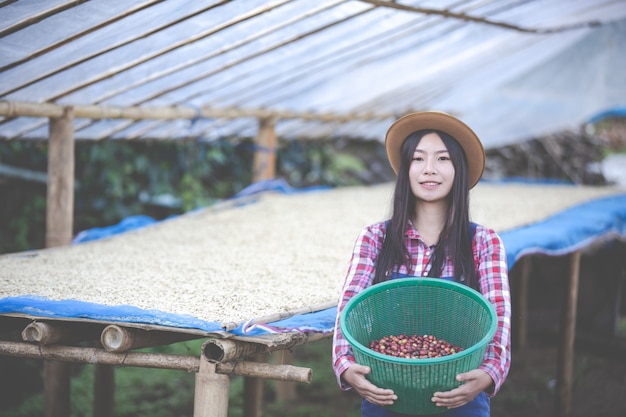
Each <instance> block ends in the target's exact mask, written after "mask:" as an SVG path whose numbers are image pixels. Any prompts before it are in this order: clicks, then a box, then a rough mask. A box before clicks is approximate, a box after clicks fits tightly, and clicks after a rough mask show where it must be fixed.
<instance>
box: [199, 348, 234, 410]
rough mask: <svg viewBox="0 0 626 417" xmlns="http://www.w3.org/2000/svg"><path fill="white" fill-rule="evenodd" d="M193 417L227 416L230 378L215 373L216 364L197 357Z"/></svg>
mask: <svg viewBox="0 0 626 417" xmlns="http://www.w3.org/2000/svg"><path fill="white" fill-rule="evenodd" d="M199 360H200V364H199V369H198V373H197V374H196V386H195V393H194V402H193V417H227V416H228V399H229V392H230V378H228V376H226V375H220V374H218V373H217V365H216V364H214V363H211V362H209V361H207V360H206V358H204V357H203V356H201V357H200V358H199Z"/></svg>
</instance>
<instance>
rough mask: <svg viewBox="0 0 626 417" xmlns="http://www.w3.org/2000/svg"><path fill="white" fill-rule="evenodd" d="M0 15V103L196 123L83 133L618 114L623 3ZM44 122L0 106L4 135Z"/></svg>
mask: <svg viewBox="0 0 626 417" xmlns="http://www.w3.org/2000/svg"><path fill="white" fill-rule="evenodd" d="M0 16H1V17H0V104H1V103H5V104H7V103H14V102H25V103H33V104H36V103H55V104H59V105H64V106H75V107H77V106H87V105H95V106H106V107H116V108H127V107H146V108H155V107H170V106H173V107H183V108H190V109H196V110H197V114H198V116H197V117H192V118H181V119H177V120H160V119H157V118H155V119H149V120H136V119H103V120H95V119H89V118H76V119H75V122H74V123H75V137H76V139H79V140H100V139H109V138H112V139H154V138H157V139H181V138H196V139H199V140H214V139H217V138H220V137H224V136H229V137H232V136H242V135H246V136H249V135H254V134H255V132H256V130H257V129H258V120H257V118H255V117H252V116H251V114H252V112H248V113H245V112H244V113H242V114H241V116H242V117H232V118H231V117H203V116H201V112H200V110H201V109H239V110H242V109H248V110H263V111H266V112H271V114H274V115H275V116H276V131H277V134H278V136H279V137H280V138H283V139H289V138H297V137H311V138H317V137H337V136H348V137H358V138H364V139H378V140H382V138H383V136H384V133H385V131H386V129H387V127H388V125H389V124H390V122H391V121H392V120H393V119H394V118H395V117H397V116H400V115H402V114H404V113H407V112H410V111H414V110H424V109H430V110H433V109H436V110H442V111H446V112H449V113H452V114H455V115H457V116H458V117H460V118H462V119H463V120H464V121H466V122H467V123H468V124H469V125H470V126H472V127H473V128H474V129H475V130H476V131H477V133H478V134H479V136H481V138H482V140H483V142H484V144H485V146H486V147H488V148H489V147H495V146H501V145H504V144H508V143H512V142H516V141H523V140H526V139H529V138H531V137H534V136H538V135H544V134H549V133H551V132H554V131H557V130H563V129H569V128H577V127H578V126H580V125H581V124H583V123H584V122H585V121H587V120H589V119H590V118H591V117H593V116H594V115H596V114H598V113H600V112H603V111H607V110H610V109H613V108H622V107H626V75H625V72H624V68H626V1H622V0H456V1H452V0H437V1H434V0H433V1H424V0H399V1H384V0H380V1H377V0H362V1H344V0H240V1H227V0H221V1H209V0H177V1H157V0H127V1H123V2H117V1H113V2H112V1H109V0H91V1H86V2H82V1H81V2H76V1H69V0H22V1H8V2H0ZM7 105H8V104H7ZM320 115H335V116H342V117H343V119H341V120H340V119H338V118H335V119H331V120H327V119H325V118H323V117H321V116H320ZM357 115H359V117H358V118H356V117H355V116H357ZM47 124H48V119H47V118H45V117H30V116H29V117H22V116H21V115H16V114H8V113H5V114H4V115H2V116H1V118H0V138H2V139H16V138H19V139H29V138H33V139H41V138H46V137H47V129H48V128H47Z"/></svg>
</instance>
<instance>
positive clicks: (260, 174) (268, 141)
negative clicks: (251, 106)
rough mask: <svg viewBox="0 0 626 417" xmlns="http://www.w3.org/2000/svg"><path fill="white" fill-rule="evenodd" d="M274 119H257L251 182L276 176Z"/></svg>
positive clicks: (276, 144)
mask: <svg viewBox="0 0 626 417" xmlns="http://www.w3.org/2000/svg"><path fill="white" fill-rule="evenodd" d="M275 126H276V121H275V119H274V118H271V117H267V118H262V119H260V120H259V131H258V134H257V137H256V146H255V151H254V162H253V168H252V182H259V181H264V180H271V179H273V178H275V177H276V151H277V148H278V139H277V137H276V131H275Z"/></svg>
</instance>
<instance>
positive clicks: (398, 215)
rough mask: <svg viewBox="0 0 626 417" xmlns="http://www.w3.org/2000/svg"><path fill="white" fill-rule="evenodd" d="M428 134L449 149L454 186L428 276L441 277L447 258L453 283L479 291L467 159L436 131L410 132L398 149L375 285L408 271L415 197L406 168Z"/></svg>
mask: <svg viewBox="0 0 626 417" xmlns="http://www.w3.org/2000/svg"><path fill="white" fill-rule="evenodd" d="M428 133H436V134H437V135H439V137H440V138H441V140H442V141H443V143H444V145H445V146H446V148H447V149H448V153H449V155H450V159H451V160H452V164H453V165H454V171H455V172H454V183H453V185H452V190H451V191H450V194H449V195H448V197H447V198H448V199H449V201H450V204H449V205H448V213H447V216H446V221H445V223H444V226H443V229H442V231H441V234H440V236H439V240H438V242H437V245H436V246H435V249H434V252H433V257H432V258H431V268H430V271H429V274H428V276H430V277H440V276H441V271H442V269H443V265H444V263H445V260H446V258H447V257H450V259H452V261H453V265H454V280H455V281H460V282H463V283H464V284H466V285H469V286H471V287H472V288H475V289H478V276H477V273H476V267H475V266H474V254H473V251H472V231H471V225H470V221H469V181H468V175H467V172H468V171H467V159H466V157H465V152H464V151H463V148H462V147H461V145H459V143H458V142H457V141H456V140H455V139H454V138H452V137H451V136H450V135H448V134H446V133H444V132H440V131H436V130H420V131H417V132H413V133H412V134H410V135H409V136H407V138H406V139H405V140H404V142H403V144H402V148H401V151H400V152H401V156H400V167H399V168H398V177H397V179H396V185H395V190H394V195H393V209H392V216H391V219H390V220H389V222H388V224H387V231H386V234H385V240H384V242H383V246H382V248H381V251H380V253H379V255H378V259H377V261H376V275H375V278H374V283H379V282H383V281H386V280H387V279H388V278H389V276H390V274H391V273H393V271H394V270H395V269H397V268H399V266H400V265H405V266H406V267H407V269H410V267H411V259H410V255H409V252H408V250H407V247H406V245H405V243H404V234H405V232H406V227H407V224H408V222H409V220H410V219H411V216H412V215H413V214H414V213H415V200H416V199H415V196H414V195H413V192H412V191H411V184H410V180H409V167H410V165H411V161H412V160H413V154H414V152H415V148H416V147H417V145H418V144H419V142H420V141H421V140H422V138H423V137H424V136H425V135H426V134H428Z"/></svg>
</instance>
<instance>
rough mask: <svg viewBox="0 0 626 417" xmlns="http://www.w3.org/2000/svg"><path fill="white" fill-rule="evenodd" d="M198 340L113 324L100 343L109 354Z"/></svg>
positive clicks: (105, 330)
mask: <svg viewBox="0 0 626 417" xmlns="http://www.w3.org/2000/svg"><path fill="white" fill-rule="evenodd" d="M190 339H197V336H194V335H190V334H185V333H172V332H160V331H146V330H140V329H135V328H128V327H122V326H118V325H117V324H112V325H109V326H107V327H106V328H105V329H104V330H103V331H102V334H101V335H100V343H101V344H102V346H103V347H104V349H105V350H107V351H109V352H126V351H128V350H131V349H140V348H146V347H152V346H162V345H169V344H171V343H176V342H183V341H185V340H190Z"/></svg>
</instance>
